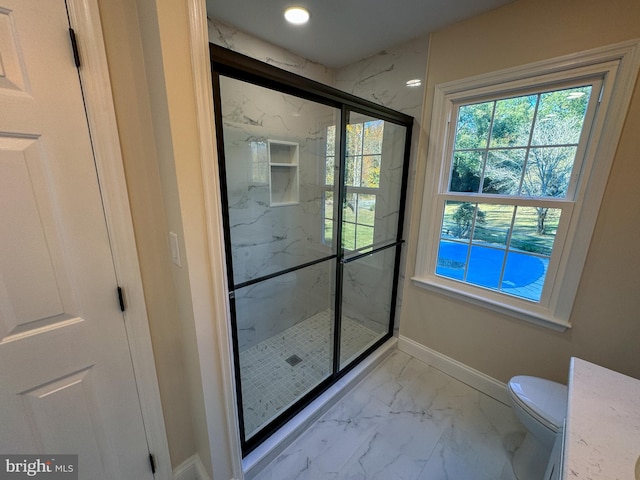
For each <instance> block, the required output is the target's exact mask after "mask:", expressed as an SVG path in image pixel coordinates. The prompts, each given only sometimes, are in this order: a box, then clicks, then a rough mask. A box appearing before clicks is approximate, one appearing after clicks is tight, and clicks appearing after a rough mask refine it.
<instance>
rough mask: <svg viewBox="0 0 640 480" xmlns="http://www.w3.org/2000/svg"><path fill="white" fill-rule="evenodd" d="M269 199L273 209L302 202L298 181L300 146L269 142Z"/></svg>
mask: <svg viewBox="0 0 640 480" xmlns="http://www.w3.org/2000/svg"><path fill="white" fill-rule="evenodd" d="M268 145H269V149H268V152H269V199H270V205H271V206H272V207H281V206H285V205H296V204H298V203H299V202H300V196H299V195H300V193H299V191H300V188H299V179H298V152H299V145H298V144H297V143H295V142H286V141H283V140H268Z"/></svg>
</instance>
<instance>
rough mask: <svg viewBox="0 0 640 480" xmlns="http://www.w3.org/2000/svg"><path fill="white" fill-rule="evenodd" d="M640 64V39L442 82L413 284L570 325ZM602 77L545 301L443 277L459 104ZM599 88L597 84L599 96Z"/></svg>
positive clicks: (553, 325) (435, 105)
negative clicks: (440, 255) (445, 213)
mask: <svg viewBox="0 0 640 480" xmlns="http://www.w3.org/2000/svg"><path fill="white" fill-rule="evenodd" d="M639 67H640V42H639V41H638V40H634V41H631V42H624V43H620V44H616V45H612V46H608V47H603V48H598V49H595V50H590V51H587V52H582V53H577V54H572V55H568V56H564V57H560V58H556V59H551V60H546V61H542V62H538V63H535V64H530V65H525V66H522V67H516V68H512V69H509V70H504V71H500V72H495V73H490V74H486V75H481V76H477V77H472V78H468V79H464V80H458V81H454V82H449V83H445V84H441V85H437V86H436V87H435V92H434V100H433V111H432V118H431V131H430V135H429V137H430V144H429V149H428V156H427V168H426V172H425V188H424V196H423V204H422V213H421V219H420V233H419V239H418V252H417V258H416V269H415V275H414V276H413V277H412V280H413V282H414V284H415V285H418V286H422V287H425V288H428V289H431V290H434V291H437V292H439V293H442V294H445V295H448V296H452V297H455V298H458V299H462V300H464V301H468V302H471V303H473V304H476V305H480V306H484V307H486V308H489V309H492V310H495V311H498V312H500V313H503V314H507V315H510V316H513V317H515V318H519V319H522V320H526V321H530V322H533V323H536V324H540V325H543V326H546V327H549V328H552V329H555V330H560V331H563V330H566V329H567V328H570V327H571V323H570V321H569V320H570V315H571V309H572V307H573V303H574V299H575V295H576V292H577V289H578V284H579V281H580V277H581V275H582V270H583V267H584V263H585V260H586V256H587V252H588V248H589V244H590V241H591V236H592V234H593V230H594V227H595V223H596V219H597V214H598V210H599V208H600V204H601V202H602V197H603V195H604V190H605V186H606V182H607V178H608V176H609V172H610V169H611V165H612V163H613V158H614V155H615V151H616V148H617V144H618V141H619V138H620V134H621V132H622V127H623V124H624V119H625V116H626V112H627V109H628V107H629V103H630V101H631V95H632V93H633V88H634V85H635V81H636V78H637V76H638V69H639ZM596 76H601V77H602V79H603V81H602V90H601V92H600V97H599V99H598V100H599V104H598V108H597V111H596V113H595V118H594V121H593V124H592V125H591V134H590V138H589V140H588V143H587V148H586V151H585V154H584V156H583V158H582V159H580V161H579V160H578V159H577V160H576V164H575V169H574V170H575V175H573V176H572V177H573V178H572V187H571V188H570V191H572V198H571V199H570V198H569V195H568V196H567V199H569V200H572V201H574V203H573V206H572V207H571V206H569V207H565V208H567V209H568V210H566V211H565V214H563V217H564V218H563V219H562V221H561V225H560V226H559V227H558V231H557V234H556V239H555V243H554V248H553V253H552V257H551V259H550V262H549V268H548V271H547V277H546V280H545V287H544V290H543V294H542V298H541V300H540V302H532V301H529V300H525V299H520V298H517V297H514V296H511V295H507V294H503V293H500V292H497V291H491V290H488V289H486V288H482V287H476V286H474V285H472V284H467V283H462V282H459V281H456V280H452V279H448V278H446V277H442V276H438V275H436V274H435V267H436V262H437V252H438V246H439V242H440V228H441V222H442V205H443V203H444V200H443V199H442V197H441V195H442V192H446V191H447V190H448V181H449V171H450V163H451V157H450V149H448V146H449V143H450V142H448V141H447V140H448V139H449V138H450V135H452V134H451V132H450V129H455V127H456V125H455V123H456V119H455V118H453V119H452V114H454V113H455V112H456V111H457V107H456V105H458V104H461V103H462V104H465V103H466V104H468V103H475V100H476V99H483V98H487V97H496V96H508V95H509V94H510V92H515V93H514V95H518V94H519V92H521V91H523V90H526V89H529V88H539V89H544V88H545V87H547V86H549V85H553V84H556V83H558V84H560V85H562V83H564V82H567V81H573V80H578V79H581V78H593V77H596ZM598 94H599V92H598V91H597V89H595V88H594V91H592V95H598ZM586 127H587V124H586V123H585V128H586ZM579 162H581V163H579ZM461 197H464V194H462V195H461ZM494 197H496V198H495V200H494V201H495V202H496V203H501V202H500V198H499V197H500V196H498V195H496V196H494ZM492 200H493V199H492ZM552 200H553V199H552ZM469 201H471V202H475V201H476V199H470V200H469ZM482 201H483V200H481V202H482ZM566 213H568V215H566Z"/></svg>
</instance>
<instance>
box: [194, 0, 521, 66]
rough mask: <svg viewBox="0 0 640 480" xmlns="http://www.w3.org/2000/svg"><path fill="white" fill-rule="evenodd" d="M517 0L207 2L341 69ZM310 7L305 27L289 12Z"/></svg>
mask: <svg viewBox="0 0 640 480" xmlns="http://www.w3.org/2000/svg"><path fill="white" fill-rule="evenodd" d="M511 1H513V0H340V1H338V0H300V1H297V2H296V1H295V0H294V1H291V0H206V2H207V14H208V16H209V17H210V18H213V19H216V20H219V21H221V22H223V23H226V24H227V25H229V26H232V27H235V28H237V29H239V30H242V31H244V32H246V33H250V34H252V35H254V36H256V37H258V38H261V39H263V40H266V41H267V42H270V43H272V44H275V45H278V46H280V47H283V48H285V49H287V50H289V51H291V52H294V53H296V54H298V55H300V56H302V57H304V58H307V59H309V60H313V61H315V62H319V63H321V64H323V65H326V66H328V67H333V68H336V67H341V66H344V65H348V64H350V63H353V62H356V61H358V60H361V59H363V58H366V57H368V56H370V55H373V54H375V53H378V52H381V51H382V50H384V49H386V48H389V47H392V46H395V45H398V44H401V43H403V42H405V41H407V40H410V39H412V38H415V37H418V36H420V35H423V34H426V33H428V32H433V31H435V30H439V29H441V28H443V27H444V26H446V25H449V24H452V23H454V22H457V21H459V20H462V19H465V18H469V17H472V16H474V15H477V14H479V13H481V12H484V11H487V10H491V9H493V8H496V7H499V6H501V5H504V4H507V3H510V2H511ZM292 5H299V6H303V7H306V8H307V9H308V10H309V11H310V12H311V19H310V20H309V23H308V24H306V25H304V26H293V25H289V24H288V23H287V22H286V21H285V20H284V18H283V12H284V10H285V8H287V7H290V6H292Z"/></svg>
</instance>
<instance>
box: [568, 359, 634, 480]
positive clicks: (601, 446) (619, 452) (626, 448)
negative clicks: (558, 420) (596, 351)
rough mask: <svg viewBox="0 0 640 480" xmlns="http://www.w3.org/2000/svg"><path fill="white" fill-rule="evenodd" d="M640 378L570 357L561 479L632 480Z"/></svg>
mask: <svg viewBox="0 0 640 480" xmlns="http://www.w3.org/2000/svg"><path fill="white" fill-rule="evenodd" d="M639 455H640V380H636V379H635V378H631V377H628V376H626V375H622V374H621V373H618V372H614V371H612V370H609V369H607V368H604V367H601V366H598V365H594V364H593V363H589V362H586V361H584V360H580V359H579V358H572V359H571V371H570V372H569V403H568V408H567V424H566V431H565V445H564V467H563V476H562V478H563V479H566V480H574V479H580V480H605V479H606V480H634V479H635V474H634V469H635V465H636V460H637V459H638V456H639Z"/></svg>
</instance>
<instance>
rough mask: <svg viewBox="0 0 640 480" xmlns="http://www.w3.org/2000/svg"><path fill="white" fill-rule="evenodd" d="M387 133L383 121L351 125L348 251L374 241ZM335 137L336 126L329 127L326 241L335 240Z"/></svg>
mask: <svg viewBox="0 0 640 480" xmlns="http://www.w3.org/2000/svg"><path fill="white" fill-rule="evenodd" d="M383 134H384V122H383V121H382V120H371V121H366V122H361V123H350V124H348V125H347V139H346V165H345V186H346V201H345V205H344V206H343V212H342V225H343V226H342V244H343V247H344V248H345V249H347V250H358V249H361V248H364V247H367V246H370V245H371V244H373V243H374V225H375V212H376V194H377V192H378V190H379V189H380V164H381V159H382V142H383ZM335 138H336V137H335V126H330V127H328V128H327V150H326V152H327V154H326V162H325V191H324V236H323V241H324V242H325V243H331V241H332V238H333V215H334V205H333V198H334V196H333V192H332V188H333V183H334V172H335V151H336V149H335Z"/></svg>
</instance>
